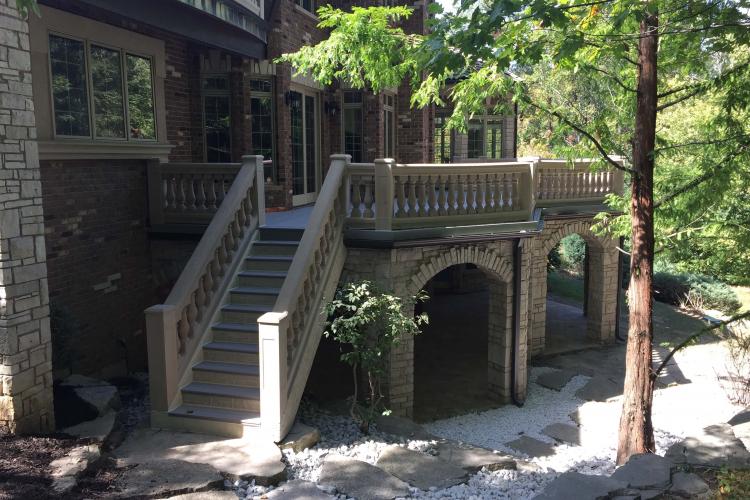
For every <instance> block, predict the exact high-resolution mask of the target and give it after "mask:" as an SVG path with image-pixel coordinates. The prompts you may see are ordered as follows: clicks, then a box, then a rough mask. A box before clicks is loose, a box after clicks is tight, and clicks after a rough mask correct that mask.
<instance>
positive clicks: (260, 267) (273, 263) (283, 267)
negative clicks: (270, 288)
mask: <svg viewBox="0 0 750 500" xmlns="http://www.w3.org/2000/svg"><path fill="white" fill-rule="evenodd" d="M293 259H294V257H293V256H291V255H251V256H250V257H247V258H245V270H247V271H287V270H288V269H289V266H290V265H291V264H292V260H293Z"/></svg>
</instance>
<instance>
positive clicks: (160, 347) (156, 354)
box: [146, 304, 179, 412]
mask: <svg viewBox="0 0 750 500" xmlns="http://www.w3.org/2000/svg"><path fill="white" fill-rule="evenodd" d="M177 319H178V315H177V308H176V307H175V306H172V305H164V304H159V305H155V306H151V307H149V308H148V309H146V343H147V347H148V350H147V352H148V373H149V387H150V391H151V409H152V410H153V411H159V412H166V411H169V405H170V404H171V403H172V401H173V399H174V397H175V396H176V395H177V390H178V383H179V380H178V376H179V373H178V366H177Z"/></svg>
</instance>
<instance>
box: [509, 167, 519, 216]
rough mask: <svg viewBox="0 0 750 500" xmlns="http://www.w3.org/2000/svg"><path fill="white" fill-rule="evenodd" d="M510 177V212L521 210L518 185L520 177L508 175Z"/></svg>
mask: <svg viewBox="0 0 750 500" xmlns="http://www.w3.org/2000/svg"><path fill="white" fill-rule="evenodd" d="M510 177H511V180H510V182H511V191H512V193H511V200H512V203H513V206H512V207H511V209H512V210H521V196H520V194H519V183H520V181H521V178H520V175H519V174H517V173H515V174H510Z"/></svg>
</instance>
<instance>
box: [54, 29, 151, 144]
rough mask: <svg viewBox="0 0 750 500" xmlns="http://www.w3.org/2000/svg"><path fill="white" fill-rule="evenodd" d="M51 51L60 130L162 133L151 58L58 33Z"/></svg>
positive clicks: (73, 133) (107, 135) (135, 135)
mask: <svg viewBox="0 0 750 500" xmlns="http://www.w3.org/2000/svg"><path fill="white" fill-rule="evenodd" d="M49 54H50V76H51V78H50V80H51V86H52V106H53V114H54V122H55V123H54V125H55V135H57V136H59V137H76V138H93V139H105V140H128V139H130V140H155V139H156V127H155V116H154V87H153V77H152V73H153V69H152V66H153V63H152V60H151V58H149V57H145V56H140V55H136V54H131V53H128V52H125V51H123V50H121V49H116V48H111V47H104V46H102V45H97V44H94V43H89V42H87V41H83V40H76V39H73V38H68V37H63V36H60V35H54V34H50V35H49ZM123 75H125V76H124V77H123ZM126 96H127V98H126ZM126 103H127V105H126ZM90 110H93V113H91V112H90ZM92 115H93V116H92ZM92 132H93V133H92Z"/></svg>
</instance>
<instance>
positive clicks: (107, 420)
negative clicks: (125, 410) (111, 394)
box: [62, 411, 117, 443]
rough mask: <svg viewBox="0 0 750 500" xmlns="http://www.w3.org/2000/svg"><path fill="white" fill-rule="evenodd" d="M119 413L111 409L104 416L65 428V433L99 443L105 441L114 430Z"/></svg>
mask: <svg viewBox="0 0 750 500" xmlns="http://www.w3.org/2000/svg"><path fill="white" fill-rule="evenodd" d="M116 418H117V413H115V412H114V411H110V412H109V413H107V414H106V415H104V416H103V417H99V418H95V419H94V420H89V421H87V422H81V423H80V424H78V425H74V426H72V427H68V428H66V429H63V430H62V432H63V433H64V434H68V435H70V436H74V437H77V438H81V439H93V440H94V441H97V442H99V443H102V442H104V441H105V440H106V439H107V438H108V437H109V435H110V433H111V432H112V429H113V428H114V426H115V420H116Z"/></svg>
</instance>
